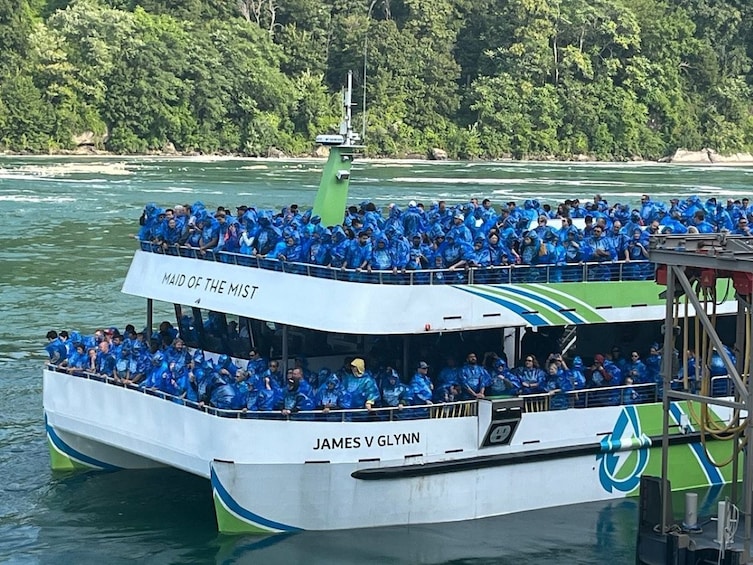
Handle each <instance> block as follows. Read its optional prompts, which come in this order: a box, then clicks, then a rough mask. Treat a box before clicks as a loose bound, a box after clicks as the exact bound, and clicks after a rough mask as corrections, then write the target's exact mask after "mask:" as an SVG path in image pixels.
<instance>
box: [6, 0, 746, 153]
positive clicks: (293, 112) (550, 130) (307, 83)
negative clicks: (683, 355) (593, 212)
mask: <svg viewBox="0 0 753 565" xmlns="http://www.w3.org/2000/svg"><path fill="white" fill-rule="evenodd" d="M751 57H753V3H751V2H749V1H748V0H504V1H501V0H0V149H4V150H10V151H32V152H48V151H59V150H66V149H72V148H74V147H75V146H76V145H78V144H81V143H86V144H91V145H93V146H95V147H96V148H98V149H107V150H110V151H114V152H124V153H125V152H128V153H134V152H147V151H159V150H164V149H165V148H168V147H169V148H172V147H175V148H176V149H177V150H178V151H182V152H203V153H239V154H245V155H265V154H266V153H267V152H268V151H269V149H270V148H272V147H274V148H277V149H279V150H282V151H283V152H285V153H288V154H301V153H306V152H308V151H310V150H311V148H312V145H311V140H312V139H313V136H314V135H315V134H316V133H321V132H326V131H332V130H333V129H334V128H336V127H337V124H338V122H339V89H340V86H341V85H342V84H343V81H344V77H345V76H346V73H347V71H348V70H351V69H352V70H354V71H355V81H356V88H357V92H358V95H357V96H356V98H357V100H358V102H359V105H358V107H357V108H356V116H355V123H356V125H357V129H360V127H361V124H362V123H363V121H364V120H363V117H364V116H363V112H362V111H361V108H360V106H361V105H360V101H361V98H362V96H363V82H364V77H363V62H364V60H367V61H368V65H367V80H366V94H367V100H368V108H367V115H366V120H365V122H366V124H367V129H366V131H367V144H368V152H369V153H370V154H372V155H386V156H403V155H410V154H421V155H423V154H426V152H427V150H429V149H430V148H432V147H439V148H443V149H445V150H446V151H447V152H448V154H449V155H450V156H451V157H457V158H499V157H506V156H512V157H528V158H537V157H541V158H543V157H549V156H554V157H565V158H567V157H570V156H573V155H578V154H585V155H589V156H592V157H598V158H602V159H630V158H634V157H642V158H658V157H661V156H663V155H666V154H668V153H670V152H672V151H673V150H674V149H676V148H680V147H683V148H688V149H700V148H703V147H711V148H714V149H716V150H718V151H720V152H723V153H729V152H734V151H742V150H751V149H752V148H753V112H751V109H752V108H751V101H752V97H751V85H752V80H753V74H752V71H751Z"/></svg>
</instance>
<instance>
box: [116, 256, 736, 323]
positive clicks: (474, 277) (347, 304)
mask: <svg viewBox="0 0 753 565" xmlns="http://www.w3.org/2000/svg"><path fill="white" fill-rule="evenodd" d="M638 264H639V263H638V262H621V261H616V262H611V263H583V264H573V265H541V266H533V267H531V266H524V265H523V266H519V265H514V266H503V267H489V268H470V269H463V270H456V271H449V270H441V271H439V270H438V271H432V270H422V271H408V272H405V273H400V272H398V273H393V272H391V271H372V272H365V271H354V270H344V269H334V268H331V267H322V266H317V265H309V264H304V263H290V262H284V261H278V260H276V259H259V258H256V257H251V256H248V255H240V254H234V253H227V252H219V253H212V252H206V253H205V254H203V255H200V254H199V253H198V251H197V250H196V249H193V248H189V247H172V248H170V249H168V251H167V252H166V253H165V252H162V250H161V249H160V248H159V246H155V245H153V244H150V243H148V242H142V244H141V249H140V250H139V251H137V252H136V254H135V255H134V258H133V261H132V263H131V266H130V269H129V272H128V275H127V277H126V280H125V282H124V284H123V292H125V293H127V294H131V295H135V296H140V297H143V298H149V299H154V300H159V301H164V302H169V303H179V304H188V305H195V306H200V307H202V308H208V309H210V310H214V311H218V312H225V313H228V314H236V315H239V316H245V317H248V318H253V319H259V320H265V321H270V322H275V323H280V324H289V325H294V326H299V327H305V328H312V329H317V330H321V331H329V332H338V333H349V334H363V333H368V334H373V335H380V334H381V335H383V334H419V333H431V332H443V331H459V330H470V329H486V328H498V327H515V326H518V327H520V326H564V325H572V324H596V323H608V322H625V321H632V320H660V319H662V318H663V316H664V301H663V300H662V298H661V297H660V293H661V291H662V290H663V287H661V286H657V285H656V284H655V283H654V282H653V280H650V279H652V278H653V268H652V267H651V266H650V264H648V263H642V264H641V268H642V270H641V272H642V273H647V274H645V275H641V276H648V277H650V279H649V280H645V279H644V280H635V278H636V275H635V273H636V270H635V268H636V267H637V266H638ZM605 269H606V270H608V271H606V272H607V273H608V278H607V277H605ZM597 278H600V279H601V280H594V279H597ZM604 278H607V280H603V279H604ZM733 305H734V304H733ZM723 308H724V307H723ZM720 313H721V312H720Z"/></svg>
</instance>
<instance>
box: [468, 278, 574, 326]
mask: <svg viewBox="0 0 753 565" xmlns="http://www.w3.org/2000/svg"><path fill="white" fill-rule="evenodd" d="M477 288H478V287H477ZM480 290H482V291H486V292H487V293H488V294H492V295H494V296H499V297H500V298H504V299H506V300H510V301H511V302H515V303H517V304H520V305H521V306H524V307H525V308H527V309H528V310H530V311H531V312H538V314H539V316H541V317H542V318H544V319H545V320H546V321H547V322H549V324H550V325H552V326H562V325H567V324H569V323H571V322H570V321H569V320H568V319H567V318H565V317H564V316H563V315H562V314H560V313H558V312H554V311H552V310H551V309H550V308H549V307H548V306H545V305H544V304H541V303H539V302H536V300H534V299H531V298H527V297H524V296H520V295H519V294H515V293H511V292H505V289H504V288H501V287H482V288H481V289H480Z"/></svg>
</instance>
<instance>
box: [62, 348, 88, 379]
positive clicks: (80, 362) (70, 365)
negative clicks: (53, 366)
mask: <svg viewBox="0 0 753 565" xmlns="http://www.w3.org/2000/svg"><path fill="white" fill-rule="evenodd" d="M87 363H88V357H87V355H86V347H84V344H83V343H82V342H80V341H77V342H76V343H74V345H73V351H72V352H71V353H70V354H69V355H68V357H67V358H66V359H65V360H63V362H62V363H60V367H63V368H65V370H66V371H68V372H69V373H75V372H77V371H83V370H85V369H86V366H87Z"/></svg>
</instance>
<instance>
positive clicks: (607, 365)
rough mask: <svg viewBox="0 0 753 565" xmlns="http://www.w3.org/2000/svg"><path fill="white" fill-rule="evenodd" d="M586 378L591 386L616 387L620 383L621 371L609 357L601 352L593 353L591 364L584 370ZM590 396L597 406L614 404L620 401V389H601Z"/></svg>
mask: <svg viewBox="0 0 753 565" xmlns="http://www.w3.org/2000/svg"><path fill="white" fill-rule="evenodd" d="M586 378H587V379H588V380H589V381H590V383H591V386H592V387H596V388H603V387H618V386H620V385H621V384H622V373H621V371H620V369H619V367H617V365H615V364H614V363H612V362H611V361H610V360H609V359H606V358H605V357H604V356H603V355H602V354H601V353H597V354H596V355H594V363H593V365H592V366H591V367H590V368H589V369H588V370H587V371H586ZM591 398H592V399H593V401H594V402H593V404H596V405H597V406H604V405H611V406H616V405H618V404H619V403H620V391H619V390H615V391H603V392H597V393H593V394H592V396H591Z"/></svg>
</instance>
